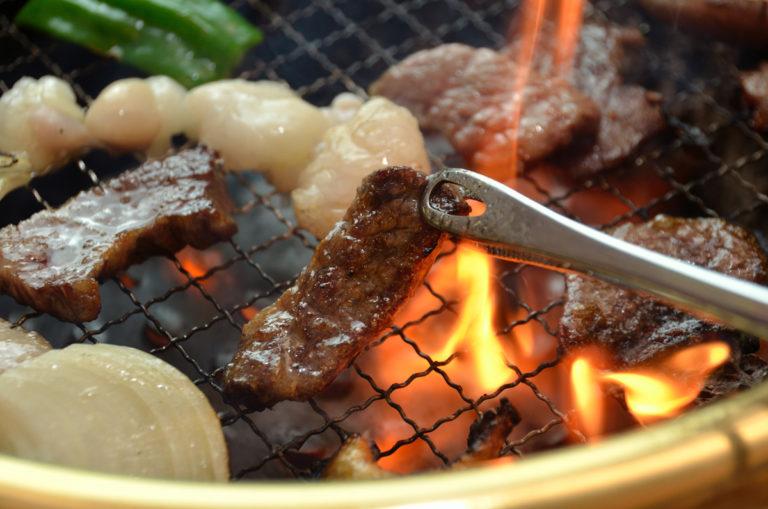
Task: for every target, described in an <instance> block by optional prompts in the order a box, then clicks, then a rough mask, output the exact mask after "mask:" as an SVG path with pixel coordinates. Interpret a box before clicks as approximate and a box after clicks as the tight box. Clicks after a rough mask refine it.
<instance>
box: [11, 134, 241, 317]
mask: <svg viewBox="0 0 768 509" xmlns="http://www.w3.org/2000/svg"><path fill="white" fill-rule="evenodd" d="M229 209H230V201H229V197H228V195H227V193H226V189H225V186H224V181H223V179H222V177H221V174H220V172H219V170H218V163H217V162H216V157H215V155H214V154H213V153H211V152H209V151H207V150H206V149H203V148H196V149H190V150H185V151H183V152H180V153H179V154H176V155H172V156H169V157H167V158H165V159H163V160H162V161H154V162H149V163H145V164H143V165H142V166H140V167H139V168H137V169H135V170H133V171H129V172H126V173H123V174H122V175H120V176H118V177H117V178H114V179H112V180H110V181H108V182H106V183H105V184H103V186H101V187H94V188H92V189H90V190H88V191H84V192H82V193H80V194H78V195H77V196H75V197H74V198H72V199H71V200H69V201H68V202H67V203H65V204H64V205H62V206H61V207H60V208H58V209H56V210H43V211H41V212H38V213H37V214H35V215H33V216H32V217H30V218H29V219H27V220H25V221H22V222H21V223H19V224H18V225H11V226H7V227H5V228H3V229H2V230H0V291H1V292H3V293H7V294H9V295H11V296H13V297H14V298H15V299H16V300H17V301H19V302H21V303H24V304H28V305H30V306H32V307H33V308H35V309H36V310H37V311H41V312H45V313H50V314H52V315H54V316H56V317H58V318H61V319H63V320H69V321H74V322H85V321H89V320H93V319H95V318H96V317H97V316H98V314H99V310H100V309H101V301H100V299H99V284H98V281H97V278H100V277H108V276H111V275H114V274H116V273H117V272H119V271H120V270H122V269H124V268H126V267H128V266H129V265H131V264H133V263H137V262H140V261H142V260H143V259H145V258H147V257H149V256H151V255H155V254H166V253H173V252H175V251H177V250H179V249H181V248H182V247H183V246H185V245H187V244H190V245H192V246H194V247H196V248H199V249H202V248H205V247H208V246H209V245H211V244H213V243H214V242H217V241H220V240H224V239H227V238H229V237H230V236H232V235H233V234H234V233H235V231H236V230H237V227H236V225H235V222H234V221H233V219H232V217H231V216H230V215H229Z"/></svg>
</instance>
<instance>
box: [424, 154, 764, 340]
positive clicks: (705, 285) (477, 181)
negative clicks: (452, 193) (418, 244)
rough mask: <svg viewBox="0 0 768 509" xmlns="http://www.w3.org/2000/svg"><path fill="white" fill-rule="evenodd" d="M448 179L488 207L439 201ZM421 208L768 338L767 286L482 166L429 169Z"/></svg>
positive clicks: (562, 268) (531, 255)
mask: <svg viewBox="0 0 768 509" xmlns="http://www.w3.org/2000/svg"><path fill="white" fill-rule="evenodd" d="M445 183H452V184H456V185H458V186H459V187H461V188H462V191H463V193H464V196H465V197H467V198H470V199H474V200H478V201H480V202H482V203H484V204H485V211H484V212H483V213H482V214H481V215H478V216H473V217H467V216H456V215H451V214H447V213H446V212H443V211H442V210H440V209H438V208H436V207H435V206H434V204H432V203H431V201H430V198H431V196H432V193H433V191H434V189H435V188H436V187H437V186H440V185H443V184H445ZM421 213H422V216H423V217H424V219H425V220H426V221H427V222H428V223H429V224H431V225H432V226H434V227H435V228H438V229H440V230H443V231H445V232H448V233H452V234H454V235H458V236H460V237H464V238H467V239H470V240H473V241H475V242H476V243H477V244H479V245H480V246H482V247H483V248H485V249H486V250H487V251H488V253H490V254H491V255H493V256H496V257H499V258H503V259H506V260H512V261H515V262H524V263H528V264H532V265H538V266H541V267H546V268H549V269H554V270H556V271H559V272H566V273H581V274H585V275H587V276H591V277H596V278H599V279H602V280H603V281H607V282H609V283H612V284H615V285H619V286H622V287H625V288H628V289H631V290H635V291H638V292H640V293H643V294H647V295H650V296H653V297H655V298H657V299H659V300H661V301H664V302H665V303H667V304H670V305H672V306H674V307H677V308H680V309H682V310H684V311H686V312H688V313H691V314H693V315H696V316H698V317H700V318H703V319H706V320H714V321H720V322H722V323H724V324H726V325H728V326H731V327H733V328H735V329H739V330H741V331H744V332H746V333H749V334H752V335H755V336H757V337H759V338H762V339H768V289H767V288H764V287H762V286H760V285H757V284H754V283H750V282H747V281H743V280H741V279H737V278H733V277H729V276H726V275H723V274H721V273H719V272H714V271H711V270H707V269H704V268H701V267H698V266H696V265H693V264H690V263H686V262H683V261H680V260H677V259H675V258H671V257H669V256H664V255H661V254H659V253H656V252H654V251H650V250H648V249H644V248H641V247H639V246H636V245H634V244H630V243H628V242H624V241H622V240H619V239H617V238H614V237H611V236H610V235H606V234H604V233H601V232H599V231H597V230H594V229H592V228H590V227H588V226H584V225H583V224H581V223H578V222H576V221H572V220H570V219H568V218H566V217H563V216H561V215H560V214H557V213H556V212H553V211H551V210H550V209H548V208H546V207H545V206H543V205H540V204H539V203H536V202H535V201H533V200H531V199H530V198H527V197H525V196H523V195H522V194H520V193H518V192H516V191H514V190H512V189H510V188H508V187H506V186H504V185H503V184H500V183H498V182H496V181H495V180H492V179H490V178H488V177H485V176H483V175H480V174H478V173H474V172H470V171H467V170H462V169H456V168H448V169H445V170H443V171H441V172H439V173H436V174H434V175H431V176H430V177H429V183H428V185H427V188H426V191H425V193H424V197H423V199H422V202H421Z"/></svg>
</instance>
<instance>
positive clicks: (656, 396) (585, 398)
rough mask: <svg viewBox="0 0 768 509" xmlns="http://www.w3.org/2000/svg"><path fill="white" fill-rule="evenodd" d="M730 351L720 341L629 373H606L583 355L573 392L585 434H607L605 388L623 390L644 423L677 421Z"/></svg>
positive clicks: (574, 372) (578, 361)
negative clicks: (605, 432)
mask: <svg viewBox="0 0 768 509" xmlns="http://www.w3.org/2000/svg"><path fill="white" fill-rule="evenodd" d="M730 353H731V349H730V347H729V346H728V345H727V344H726V343H723V342H722V341H714V342H710V343H703V344H700V345H695V346H691V347H688V348H685V349H683V350H681V351H679V352H677V353H674V354H672V355H670V356H668V357H666V358H663V359H660V360H658V361H656V362H653V363H652V364H650V365H648V366H644V367H642V368H637V369H632V370H626V371H600V370H599V369H598V368H597V367H596V364H597V363H596V362H594V361H592V360H590V357H589V356H588V355H585V354H582V355H579V356H578V357H576V358H575V359H574V361H573V363H572V364H571V383H572V387H571V390H572V392H573V401H574V403H575V406H576V409H577V412H578V413H577V416H578V421H579V423H580V425H581V427H582V431H583V432H584V433H585V434H586V435H587V436H589V437H595V436H598V435H600V434H601V433H602V431H603V430H604V427H605V420H604V413H605V411H604V405H603V395H602V394H603V393H602V388H603V386H604V385H606V384H615V385H618V386H619V387H621V388H622V389H623V390H624V398H625V401H626V403H627V408H628V409H629V411H630V413H631V414H632V415H633V416H634V417H635V419H637V421H639V422H640V423H642V424H649V423H651V422H654V421H657V420H660V419H665V418H669V417H673V416H675V415H677V414H679V413H680V412H681V411H682V410H683V409H685V407H686V406H688V405H689V404H690V403H691V402H693V400H695V399H696V396H698V394H699V392H701V389H702V388H703V387H704V384H705V382H706V381H707V378H708V377H709V375H710V374H711V373H712V372H713V371H714V370H715V369H717V368H718V367H719V366H721V365H722V364H723V363H724V362H726V361H727V360H728V358H729V356H730Z"/></svg>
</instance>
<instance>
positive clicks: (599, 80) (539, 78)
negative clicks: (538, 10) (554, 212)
mask: <svg viewBox="0 0 768 509" xmlns="http://www.w3.org/2000/svg"><path fill="white" fill-rule="evenodd" d="M540 40H541V42H540V44H539V46H538V47H537V49H536V53H535V55H534V62H533V67H534V69H533V70H532V71H531V75H530V77H529V79H528V82H527V84H526V86H525V87H524V90H523V108H522V114H521V119H520V127H519V131H518V132H517V135H516V138H515V131H514V122H513V120H512V119H513V115H512V113H513V111H514V109H513V108H514V104H515V103H514V96H515V88H514V84H515V80H516V76H517V74H518V72H519V69H518V68H517V65H516V64H515V58H516V55H517V53H518V47H519V45H520V41H519V40H516V41H512V42H511V44H510V46H509V47H508V48H506V49H505V50H503V51H501V52H496V51H493V50H490V49H487V48H480V49H477V48H471V47H468V46H464V45H461V44H446V45H443V46H439V47H437V48H434V49H430V50H425V51H420V52H418V53H415V54H413V55H411V56H410V57H408V58H407V59H405V60H404V61H403V62H401V63H400V64H398V65H396V66H394V67H392V68H390V69H389V70H388V71H387V72H386V73H385V74H384V75H383V76H382V77H381V78H380V79H379V80H378V81H377V82H376V83H374V84H373V86H372V87H371V93H372V94H378V95H383V96H386V97H389V98H390V99H392V100H394V101H395V102H397V103H399V104H401V105H403V106H405V107H407V108H408V109H410V110H411V112H412V113H413V114H414V115H416V117H417V118H418V119H419V122H420V124H421V126H422V127H423V128H425V129H431V130H437V131H440V132H442V133H443V134H445V135H446V136H447V137H448V138H449V139H450V140H451V142H452V143H453V145H454V147H455V148H456V150H457V151H458V152H460V153H461V154H462V155H464V156H465V157H466V158H467V159H468V160H469V162H470V164H471V165H472V166H473V167H474V168H475V169H477V170H478V171H482V172H484V173H491V174H492V175H493V174H494V173H495V174H498V173H499V171H498V168H499V167H507V166H508V161H507V159H508V158H509V157H511V156H510V151H511V150H512V149H515V148H516V149H517V156H518V158H520V159H521V160H523V161H525V162H533V161H538V160H541V159H544V158H547V157H549V156H552V155H555V154H558V153H562V152H563V151H564V149H568V150H567V154H568V157H567V160H566V162H565V163H564V165H567V167H568V168H569V169H570V171H572V172H573V173H575V174H576V175H581V176H584V175H589V174H592V173H595V172H597V171H600V170H602V169H604V168H608V167H611V166H614V165H616V164H619V163H621V162H622V161H623V160H625V159H626V158H627V157H629V156H630V155H631V154H632V153H633V152H634V151H635V150H636V149H637V147H638V146H639V145H640V144H641V143H643V142H644V141H646V140H647V139H649V138H650V137H651V136H653V135H654V134H656V133H658V132H659V131H660V130H661V129H663V127H664V125H665V124H664V119H663V117H662V114H661V109H660V106H659V103H660V96H659V95H658V94H655V93H652V92H649V91H647V90H645V89H644V88H642V87H639V86H636V85H628V84H625V83H624V81H623V79H622V77H621V67H622V65H623V64H624V61H625V60H626V58H625V53H626V49H627V48H631V47H634V46H638V45H642V44H643V43H644V39H643V37H642V35H641V34H640V32H638V31H637V30H632V29H625V28H619V27H615V26H610V25H605V24H596V23H588V24H585V25H584V27H583V28H582V31H581V42H580V46H579V51H578V53H577V55H576V60H575V68H574V70H573V73H571V75H570V77H566V76H559V75H558V71H557V70H556V69H555V65H554V56H555V54H556V47H557V44H558V41H557V40H556V38H555V37H554V29H553V28H552V27H551V26H546V27H545V28H544V30H543V31H542V35H541V37H540Z"/></svg>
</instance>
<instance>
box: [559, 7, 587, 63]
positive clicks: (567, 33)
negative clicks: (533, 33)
mask: <svg viewBox="0 0 768 509" xmlns="http://www.w3.org/2000/svg"><path fill="white" fill-rule="evenodd" d="M583 11H584V0H560V9H559V11H558V15H557V35H556V39H555V40H556V41H557V45H556V49H555V51H556V53H555V68H556V69H557V73H558V75H559V76H561V77H563V78H567V77H568V75H569V74H570V73H571V70H573V62H574V58H575V57H576V46H577V45H578V42H579V35H580V34H581V18H582V14H583Z"/></svg>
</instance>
